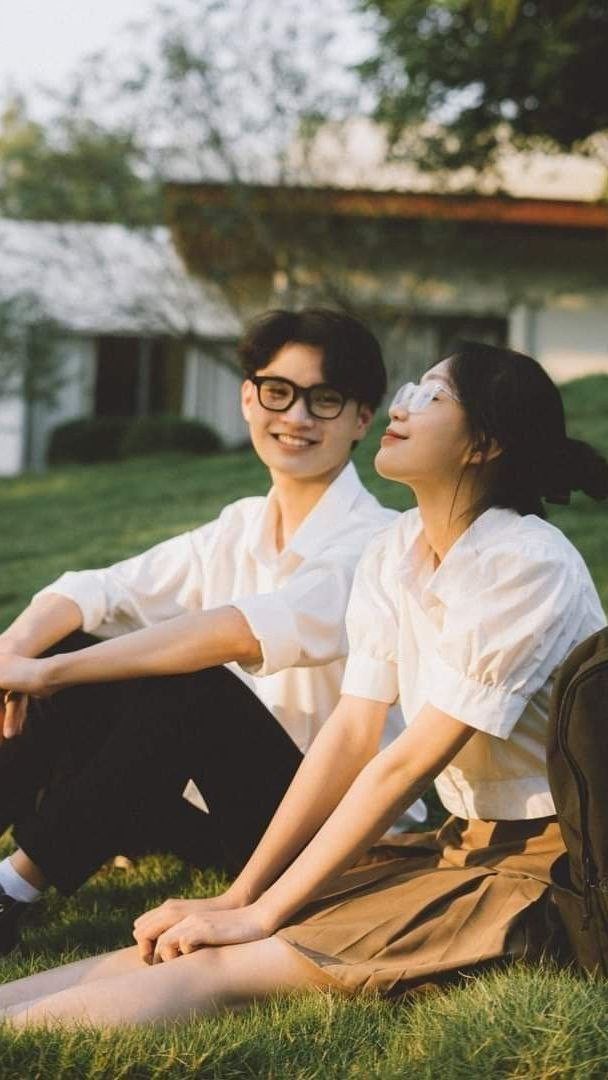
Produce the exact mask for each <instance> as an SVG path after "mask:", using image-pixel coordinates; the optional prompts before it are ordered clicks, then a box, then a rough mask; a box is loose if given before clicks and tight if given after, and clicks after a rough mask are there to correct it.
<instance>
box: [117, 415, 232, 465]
mask: <svg viewBox="0 0 608 1080" xmlns="http://www.w3.org/2000/svg"><path fill="white" fill-rule="evenodd" d="M221 445H222V444H221V440H220V437H219V435H218V434H217V433H216V432H215V431H213V429H212V428H210V427H208V426H207V424H203V423H201V421H200V420H184V419H182V417H181V416H140V417H138V418H137V419H136V420H131V421H130V423H129V426H128V428H127V430H126V431H125V434H124V437H123V439H122V442H121V446H120V456H121V457H133V456H135V455H138V454H156V453H162V451H164V450H181V451H183V452H185V453H189V454H211V453H213V451H215V450H220V449H221Z"/></svg>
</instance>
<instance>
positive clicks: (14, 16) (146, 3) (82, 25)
mask: <svg viewBox="0 0 608 1080" xmlns="http://www.w3.org/2000/svg"><path fill="white" fill-rule="evenodd" d="M155 6H156V4H155V0H0V93H1V92H2V91H5V90H6V89H7V87H8V86H11V85H13V86H15V87H16V88H18V89H21V90H24V91H25V92H30V91H32V90H33V89H34V88H35V86H36V84H38V83H43V84H47V85H50V86H57V87H60V86H61V83H62V81H63V79H64V78H65V76H66V75H67V74H68V72H69V71H71V70H72V69H73V68H74V67H75V66H76V65H77V64H78V61H79V60H80V59H81V58H82V57H83V56H85V55H87V54H88V53H92V52H96V51H97V50H100V49H105V48H106V47H107V46H111V45H112V44H113V43H115V42H118V41H119V39H120V30H121V27H123V26H124V25H125V23H126V22H131V21H133V20H137V19H142V18H147V17H149V16H150V15H151V13H152V11H153V9H154V7H155Z"/></svg>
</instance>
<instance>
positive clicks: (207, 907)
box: [133, 889, 245, 964]
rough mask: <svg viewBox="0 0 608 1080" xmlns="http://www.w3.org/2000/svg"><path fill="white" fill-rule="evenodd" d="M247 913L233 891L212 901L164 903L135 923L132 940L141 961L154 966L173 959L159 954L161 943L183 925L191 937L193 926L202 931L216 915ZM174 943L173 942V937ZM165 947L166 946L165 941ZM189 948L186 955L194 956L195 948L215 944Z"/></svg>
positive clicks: (177, 950)
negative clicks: (204, 925)
mask: <svg viewBox="0 0 608 1080" xmlns="http://www.w3.org/2000/svg"><path fill="white" fill-rule="evenodd" d="M244 909H245V905H244V904H242V903H241V902H239V900H238V899H237V898H236V896H235V895H234V893H231V891H230V889H228V890H227V891H226V892H225V893H222V895H221V896H213V897H209V898H208V899H206V900H165V903H164V904H161V905H160V907H157V908H152V910H151V911H146V912H144V914H143V915H140V916H139V918H138V919H136V920H135V923H134V924H133V925H134V929H133V937H134V938H135V940H136V942H137V944H138V947H139V954H140V956H141V958H142V960H143V961H144V962H145V963H146V964H152V963H155V962H157V961H159V960H162V959H165V958H166V959H171V958H172V957H169V956H168V955H167V956H166V957H164V956H162V955H161V954H160V953H159V947H160V946H161V939H163V938H164V936H165V935H166V934H167V933H171V934H172V932H173V931H174V930H175V929H176V928H177V927H183V924H185V923H188V930H187V931H186V933H187V934H188V935H191V932H192V930H193V926H194V924H197V925H198V923H200V924H201V928H202V926H203V924H204V923H205V920H206V919H208V918H212V917H213V916H215V915H216V914H217V913H220V912H222V913H225V914H228V913H230V914H238V912H239V911H240V910H244ZM184 929H185V928H184ZM167 940H168V939H167ZM171 940H173V937H172V938H171ZM188 940H189V938H188ZM186 943H187V942H186V937H184V944H185V945H186ZM162 944H163V945H164V944H166V943H165V942H164V941H163V943H162ZM190 944H191V946H192V947H191V948H187V949H185V950H184V951H188V952H191V951H192V948H196V947H200V945H202V944H212V942H210V941H209V942H204V941H201V942H200V943H199V945H197V946H195V945H194V944H193V941H191V942H190ZM181 951H182V950H181V949H176V950H174V951H173V952H172V956H178V955H179V953H180V952H181Z"/></svg>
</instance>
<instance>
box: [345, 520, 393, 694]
mask: <svg viewBox="0 0 608 1080" xmlns="http://www.w3.org/2000/svg"><path fill="white" fill-rule="evenodd" d="M391 539H392V531H391V530H388V531H387V532H386V533H385V534H384V535H383V536H381V537H378V538H377V539H376V540H374V541H372V543H371V544H370V545H369V546H368V548H367V549H366V551H365V553H364V555H363V558H362V559H361V562H360V563H359V566H358V568H357V572H356V574H355V580H354V582H353V589H352V594H351V598H350V603H349V605H348V611H347V614H346V628H347V633H348V644H349V649H348V660H347V662H346V670H345V672H344V678H343V680H342V693H343V694H352V695H353V696H354V697H362V698H369V699H370V700H372V701H384V702H387V703H388V704H392V703H393V702H394V701H396V699H397V697H398V695H399V677H398V667H397V641H398V608H397V603H396V591H397V590H396V581H395V582H392V583H391V581H390V580H386V576H387V567H389V566H390V562H391V561H390V559H387V557H386V545H387V543H390V542H391Z"/></svg>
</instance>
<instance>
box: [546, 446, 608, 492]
mask: <svg viewBox="0 0 608 1080" xmlns="http://www.w3.org/2000/svg"><path fill="white" fill-rule="evenodd" d="M551 474H552V475H551ZM573 491H582V492H584V494H585V495H588V496H589V497H590V498H591V499H598V500H599V499H606V498H608V461H606V459H605V458H604V457H603V456H602V455H601V454H600V453H598V451H597V450H595V449H594V448H593V447H592V446H590V445H589V443H587V442H583V441H582V440H581V439H570V438H567V437H566V439H565V440H564V442H563V443H562V445H561V446H560V447H559V450H558V451H556V453H555V454H554V456H553V461H552V462H551V463H550V473H549V475H547V476H546V479H545V483H544V484H543V488H542V489H541V492H540V493H541V495H542V497H543V498H544V499H546V501H547V502H557V503H563V502H568V501H569V498H570V494H571V492H573Z"/></svg>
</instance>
